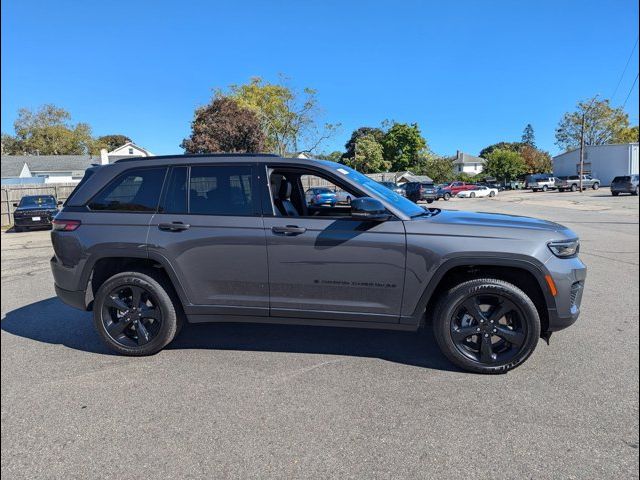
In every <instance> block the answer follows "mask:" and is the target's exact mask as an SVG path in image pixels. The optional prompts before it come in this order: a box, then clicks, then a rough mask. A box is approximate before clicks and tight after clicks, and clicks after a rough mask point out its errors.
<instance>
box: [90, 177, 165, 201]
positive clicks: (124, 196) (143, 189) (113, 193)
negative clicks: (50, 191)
mask: <svg viewBox="0 0 640 480" xmlns="http://www.w3.org/2000/svg"><path fill="white" fill-rule="evenodd" d="M166 172H167V169H166V168H164V167H160V168H138V169H132V170H129V171H127V172H124V173H122V174H120V175H119V176H117V177H116V178H115V180H113V181H112V182H111V183H109V184H108V185H107V187H106V188H104V189H103V190H102V191H101V192H100V193H98V194H97V195H96V196H95V197H94V198H93V200H91V202H89V208H90V209H91V210H102V211H110V212H154V211H155V210H156V209H157V207H158V202H159V200H160V191H161V190H162V184H163V182H164V177H165V174H166Z"/></svg>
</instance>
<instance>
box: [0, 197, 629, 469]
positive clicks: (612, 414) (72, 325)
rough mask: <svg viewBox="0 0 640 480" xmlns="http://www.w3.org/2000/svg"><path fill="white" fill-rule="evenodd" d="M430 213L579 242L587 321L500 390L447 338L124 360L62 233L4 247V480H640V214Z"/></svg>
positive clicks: (559, 203) (548, 206)
mask: <svg viewBox="0 0 640 480" xmlns="http://www.w3.org/2000/svg"><path fill="white" fill-rule="evenodd" d="M429 206H430V207H438V208H451V209H470V210H476V211H491V212H500V213H509V214H515V215H526V216H534V217H539V218H545V219H548V220H553V221H556V222H559V223H562V224H565V225H567V226H568V227H570V228H572V229H573V230H574V231H576V232H577V233H578V234H579V235H580V237H581V239H582V250H581V258H582V259H583V261H584V262H585V264H586V265H587V266H588V268H589V273H588V277H587V284H586V290H585V294H584V299H583V304H582V315H581V317H580V319H579V321H578V322H577V323H576V324H575V325H574V326H573V327H571V328H569V329H567V330H565V331H562V332H559V333H556V334H554V335H553V337H552V338H551V344H550V345H549V346H547V345H546V343H545V342H544V341H540V342H539V344H538V347H537V349H536V351H535V352H534V354H533V356H532V357H531V358H530V359H529V360H528V361H527V362H526V363H525V364H524V365H523V366H521V367H519V368H517V369H516V370H514V371H512V372H510V373H508V374H506V375H499V376H481V375H474V374H469V373H464V372H462V371H459V370H458V369H456V368H455V367H453V366H452V365H451V364H450V363H449V362H448V361H447V360H446V359H445V358H444V357H443V356H442V355H441V354H440V352H439V351H438V350H437V347H436V345H435V342H434V340H433V337H432V335H431V332H430V328H428V329H426V330H425V331H423V332H419V333H417V334H416V333H407V332H387V331H377V330H355V329H339V328H320V327H290V326H270V325H239V324H229V325H227V324H224V325H222V324H220V325H198V326H186V327H185V329H184V330H183V332H182V333H181V334H180V336H179V337H178V338H177V339H176V341H174V342H173V343H172V344H171V345H170V346H169V347H167V348H166V349H165V350H164V351H162V352H160V353H159V354H157V355H155V356H152V357H146V358H127V357H121V356H117V355H113V354H111V353H109V351H108V350H107V349H106V347H105V346H103V344H102V343H101V342H100V340H99V338H98V335H97V334H96V333H95V331H94V328H93V325H92V321H91V314H90V313H88V312H81V311H77V310H74V309H72V308H70V307H67V306H65V305H63V304H62V303H61V302H59V301H58V300H57V299H56V297H55V294H54V290H53V280H52V276H51V273H50V270H49V259H50V257H51V255H52V249H51V245H50V240H49V232H47V231H38V232H25V233H12V232H2V337H1V338H2V352H1V354H2V378H1V379H2V385H3V386H2V475H3V478H7V479H18V478H88V477H92V478H121V479H125V478H202V479H205V478H208V479H212V478H216V479H221V478H249V477H252V478H323V479H324V478H463V477H468V478H487V477H492V478H505V479H506V478H522V477H524V478H603V477H608V478H633V477H635V478H637V476H638V413H639V412H638V387H639V384H638V373H639V372H638V352H639V349H638V341H639V332H638V320H639V318H638V303H639V295H638V275H639V268H638V265H639V262H638V253H639V243H638V214H639V212H638V198H637V197H629V196H621V197H616V198H613V197H611V196H610V193H609V191H608V189H604V188H603V189H601V190H599V191H589V192H585V193H583V194H580V193H556V192H547V193H535V194H534V193H531V192H528V191H527V192H519V191H517V192H501V193H500V195H499V196H498V197H497V198H495V199H488V198H487V199H480V198H476V199H453V200H452V201H450V202H444V201H439V202H436V203H434V204H431V205H429Z"/></svg>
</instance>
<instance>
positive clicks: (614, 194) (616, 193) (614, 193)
mask: <svg viewBox="0 0 640 480" xmlns="http://www.w3.org/2000/svg"><path fill="white" fill-rule="evenodd" d="M611 195H613V196H614V197H617V196H618V195H620V192H611Z"/></svg>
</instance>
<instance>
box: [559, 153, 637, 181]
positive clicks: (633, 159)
mask: <svg viewBox="0 0 640 480" xmlns="http://www.w3.org/2000/svg"><path fill="white" fill-rule="evenodd" d="M584 171H585V173H586V174H590V175H592V176H593V177H596V178H599V179H600V181H601V182H602V185H603V186H607V185H610V184H611V180H613V178H614V177H616V176H618V175H631V174H635V173H638V144H637V143H635V144H620V145H594V146H587V147H586V148H585V157H584ZM578 173H580V150H579V149H578V150H572V151H570V152H567V153H563V154H562V155H558V156H556V157H553V174H554V175H555V176H563V175H577V174H578Z"/></svg>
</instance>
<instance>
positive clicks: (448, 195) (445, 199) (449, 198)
mask: <svg viewBox="0 0 640 480" xmlns="http://www.w3.org/2000/svg"><path fill="white" fill-rule="evenodd" d="M442 198H444V201H445V202H448V201H449V200H451V194H450V193H448V192H447V193H445V194H444V195H443V197H442Z"/></svg>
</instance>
